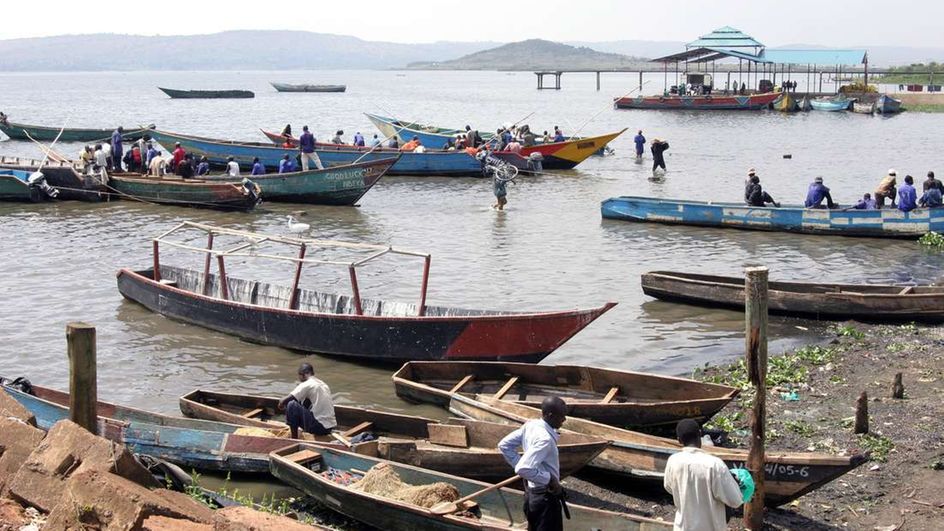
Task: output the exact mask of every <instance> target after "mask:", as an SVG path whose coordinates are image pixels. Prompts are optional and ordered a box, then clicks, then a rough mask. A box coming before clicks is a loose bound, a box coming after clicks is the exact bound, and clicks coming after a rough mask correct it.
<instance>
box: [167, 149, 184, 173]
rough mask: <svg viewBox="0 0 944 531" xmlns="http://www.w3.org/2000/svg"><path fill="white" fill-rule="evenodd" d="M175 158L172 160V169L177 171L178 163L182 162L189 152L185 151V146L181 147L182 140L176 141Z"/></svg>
mask: <svg viewBox="0 0 944 531" xmlns="http://www.w3.org/2000/svg"><path fill="white" fill-rule="evenodd" d="M173 155H174V158H173V159H172V160H171V163H170V169H171V170H173V171H177V165H178V164H180V161H182V160H184V157H185V156H186V155H187V152H186V151H184V148H182V147H180V142H176V143H174V153H173Z"/></svg>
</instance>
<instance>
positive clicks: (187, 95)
mask: <svg viewBox="0 0 944 531" xmlns="http://www.w3.org/2000/svg"><path fill="white" fill-rule="evenodd" d="M157 88H158V89H160V91H161V92H163V93H164V94H167V95H168V96H170V97H171V98H172V99H242V98H255V97H256V95H255V93H253V92H252V91H249V90H177V89H169V88H162V87H157Z"/></svg>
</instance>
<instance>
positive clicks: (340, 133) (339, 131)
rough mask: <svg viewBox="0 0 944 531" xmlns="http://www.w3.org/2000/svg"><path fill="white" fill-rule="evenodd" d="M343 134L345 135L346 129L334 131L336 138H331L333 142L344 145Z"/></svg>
mask: <svg viewBox="0 0 944 531" xmlns="http://www.w3.org/2000/svg"><path fill="white" fill-rule="evenodd" d="M343 135H344V131H342V130H341V129H338V130H337V132H335V133H334V138H332V139H331V143H332V144H338V145H344V139H343V138H341V137H342V136H343Z"/></svg>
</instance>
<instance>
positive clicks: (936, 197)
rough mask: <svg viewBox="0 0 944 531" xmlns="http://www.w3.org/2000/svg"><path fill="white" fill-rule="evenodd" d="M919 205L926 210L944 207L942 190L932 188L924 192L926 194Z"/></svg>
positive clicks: (922, 196) (935, 187)
mask: <svg viewBox="0 0 944 531" xmlns="http://www.w3.org/2000/svg"><path fill="white" fill-rule="evenodd" d="M938 182H940V181H938ZM918 204H919V205H921V206H923V207H926V208H935V207H939V206H942V204H944V195H942V194H941V189H940V188H938V187H937V186H932V187H930V188H928V189H927V190H925V191H924V194H922V195H921V199H919V200H918Z"/></svg>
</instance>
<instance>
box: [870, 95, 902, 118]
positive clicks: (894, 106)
mask: <svg viewBox="0 0 944 531" xmlns="http://www.w3.org/2000/svg"><path fill="white" fill-rule="evenodd" d="M900 111H901V100H898V99H895V98H893V97H891V96H889V95H888V94H882V95H881V96H879V97H878V100H877V101H876V102H875V112H877V113H879V114H894V113H896V112H900Z"/></svg>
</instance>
